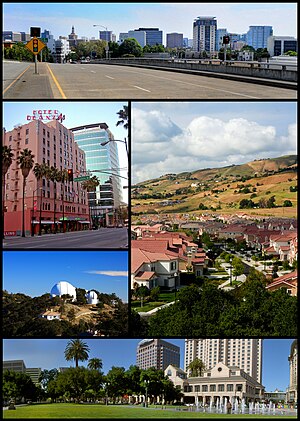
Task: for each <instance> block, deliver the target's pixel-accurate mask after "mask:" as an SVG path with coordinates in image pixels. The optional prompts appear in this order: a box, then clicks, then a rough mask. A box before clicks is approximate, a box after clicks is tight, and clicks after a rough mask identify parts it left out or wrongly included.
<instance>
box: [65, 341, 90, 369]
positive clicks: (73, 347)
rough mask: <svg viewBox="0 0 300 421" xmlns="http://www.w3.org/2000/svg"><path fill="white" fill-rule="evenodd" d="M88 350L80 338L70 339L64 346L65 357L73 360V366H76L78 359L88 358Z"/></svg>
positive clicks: (84, 359)
mask: <svg viewBox="0 0 300 421" xmlns="http://www.w3.org/2000/svg"><path fill="white" fill-rule="evenodd" d="M89 351H90V349H89V347H88V345H87V344H86V343H84V342H83V341H82V340H80V339H72V340H71V341H70V342H68V344H67V346H66V349H65V359H66V360H67V361H70V360H74V361H75V366H76V367H78V361H86V360H87V359H88V358H89Z"/></svg>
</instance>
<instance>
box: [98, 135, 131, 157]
mask: <svg viewBox="0 0 300 421" xmlns="http://www.w3.org/2000/svg"><path fill="white" fill-rule="evenodd" d="M110 142H122V143H124V144H125V148H126V153H127V158H128V159H129V152H128V146H127V140H126V137H125V138H124V140H121V139H110V140H106V142H102V143H101V146H105V145H107V144H108V143H110Z"/></svg>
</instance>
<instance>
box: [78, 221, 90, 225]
mask: <svg viewBox="0 0 300 421" xmlns="http://www.w3.org/2000/svg"><path fill="white" fill-rule="evenodd" d="M78 222H79V223H80V224H90V221H78Z"/></svg>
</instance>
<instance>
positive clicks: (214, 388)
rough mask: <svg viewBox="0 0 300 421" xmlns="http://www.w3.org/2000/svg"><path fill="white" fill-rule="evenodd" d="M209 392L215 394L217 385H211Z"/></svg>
mask: <svg viewBox="0 0 300 421" xmlns="http://www.w3.org/2000/svg"><path fill="white" fill-rule="evenodd" d="M209 391H210V392H215V391H216V385H215V384H211V385H209Z"/></svg>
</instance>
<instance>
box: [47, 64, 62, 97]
mask: <svg viewBox="0 0 300 421" xmlns="http://www.w3.org/2000/svg"><path fill="white" fill-rule="evenodd" d="M47 68H48V70H49V72H50V75H51V76H52V79H53V81H54V83H55V85H56V86H57V89H58V90H59V93H60V94H61V96H62V97H63V99H67V97H66V95H65V93H64V91H63V90H62V88H61V86H60V84H59V83H58V81H57V79H56V77H55V76H54V74H53V72H52V70H51V69H50V66H49V64H48V63H47Z"/></svg>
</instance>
